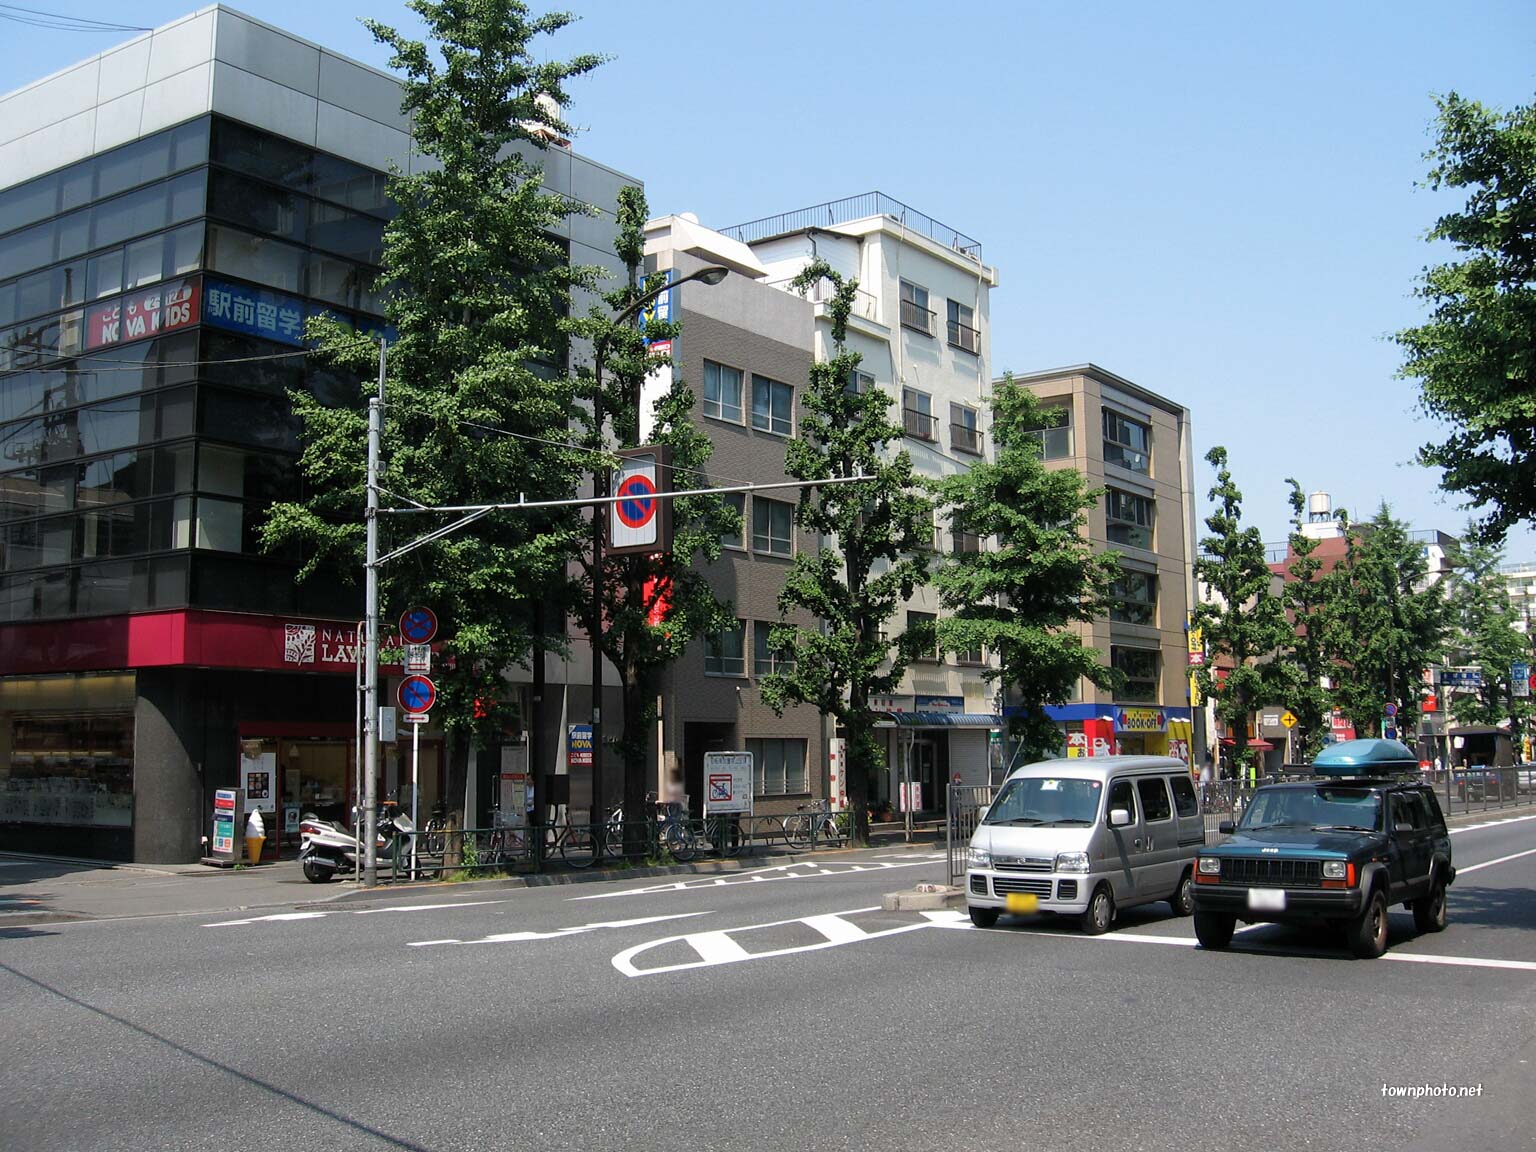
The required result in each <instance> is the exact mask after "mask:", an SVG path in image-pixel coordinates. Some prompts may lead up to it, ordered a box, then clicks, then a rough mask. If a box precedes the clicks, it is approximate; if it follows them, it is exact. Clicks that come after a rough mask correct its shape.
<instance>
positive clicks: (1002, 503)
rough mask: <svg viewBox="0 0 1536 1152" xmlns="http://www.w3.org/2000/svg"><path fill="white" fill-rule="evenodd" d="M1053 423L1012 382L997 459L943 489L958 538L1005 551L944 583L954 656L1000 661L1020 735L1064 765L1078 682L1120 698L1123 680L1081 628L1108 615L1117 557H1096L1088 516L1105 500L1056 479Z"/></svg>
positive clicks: (998, 431) (971, 561)
mask: <svg viewBox="0 0 1536 1152" xmlns="http://www.w3.org/2000/svg"><path fill="white" fill-rule="evenodd" d="M1052 415H1053V414H1052V413H1051V412H1050V411H1049V410H1048V409H1046V408H1044V407H1042V405H1041V404H1040V402H1039V401H1038V400H1037V399H1036V398H1035V396H1034V394H1033V393H1031V392H1030V391H1029V389H1027V388H1024V387H1021V386H1020V385H1017V384H1015V383H1014V382H1013V380H1012V378H1011V377H1005V378H1004V380H1003V383H1002V384H1001V386H999V387H998V389H997V390H996V392H995V393H994V394H993V397H992V444H993V455H994V459H993V460H992V461H988V462H979V463H977V464H975V465H973V466H972V467H971V468H970V469H969V470H967V471H965V472H962V473H959V474H958V475H954V476H948V477H946V478H945V479H944V480H942V481H940V482H939V485H938V492H939V498H940V502H941V504H942V505H944V506H945V511H944V515H945V516H946V517H947V519H948V520H949V522H950V524H951V525H952V527H953V528H954V530H955V531H956V532H961V531H964V532H968V533H974V534H975V535H978V536H980V537H982V538H983V539H987V538H991V539H994V540H996V542H997V546H996V548H995V549H994V550H992V551H976V552H958V553H954V554H952V555H950V556H948V557H946V558H945V559H944V560H943V562H941V563H940V565H939V566H938V568H937V570H936V572H935V574H934V585H935V587H937V589H938V592H939V601H940V603H941V604H942V605H943V606H944V607H945V608H946V609H948V610H949V611H950V613H951V615H948V616H946V617H944V618H942V619H941V620H940V621H939V623H938V635H939V642H940V645H941V646H942V647H944V648H945V649H947V650H949V651H957V652H965V651H977V650H981V649H985V650H986V651H988V652H993V653H996V654H997V655H998V658H999V663H1000V668H999V669H989V670H988V671H987V673H986V675H987V676H988V677H989V678H993V679H997V680H999V681H1000V682H1001V685H1002V687H1003V689H1004V692H1005V694H1006V698H1007V699H1008V701H1009V703H1012V704H1016V705H1018V706H1019V713H1018V714H1016V715H1015V716H1013V717H1012V718H1011V719H1010V721H1009V729H1010V732H1011V733H1012V735H1013V736H1014V737H1015V738H1016V739H1018V740H1019V741H1020V742H1021V744H1022V746H1023V748H1024V753H1025V755H1027V756H1030V757H1031V758H1034V759H1039V758H1043V757H1047V756H1052V755H1060V751H1061V731H1060V729H1058V728H1057V726H1056V723H1055V721H1053V720H1052V719H1051V718H1050V717H1049V716H1048V715H1047V714H1046V712H1045V706H1046V705H1048V704H1064V703H1066V701H1067V700H1069V699H1070V698H1071V695H1072V690H1073V688H1074V687H1075V686H1076V684H1077V682H1078V680H1079V679H1080V678H1083V677H1086V678H1087V679H1089V680H1091V681H1092V682H1093V683H1095V684H1098V685H1099V686H1101V687H1106V688H1107V687H1110V686H1111V685H1112V683H1113V681H1114V674H1113V673H1112V672H1111V671H1110V670H1109V669H1108V668H1106V667H1104V665H1103V664H1102V663H1101V658H1100V654H1099V652H1098V651H1097V650H1095V649H1093V648H1088V647H1085V646H1084V644H1083V641H1082V636H1081V634H1080V633H1079V631H1078V629H1077V628H1076V627H1074V625H1077V624H1087V623H1090V622H1091V621H1092V620H1093V619H1094V618H1095V617H1096V616H1100V615H1102V614H1103V613H1105V612H1107V611H1108V610H1109V607H1110V603H1109V599H1110V584H1111V582H1112V581H1113V580H1114V579H1115V577H1116V576H1117V575H1118V574H1119V571H1120V569H1119V554H1118V553H1114V552H1108V553H1104V554H1102V555H1098V556H1095V555H1094V554H1093V551H1092V549H1091V547H1090V546H1089V543H1088V540H1087V537H1086V535H1085V532H1084V529H1085V528H1086V525H1087V519H1086V517H1085V516H1084V513H1085V512H1086V511H1087V510H1088V509H1090V508H1092V507H1093V506H1094V505H1095V504H1096V503H1097V502H1098V500H1099V498H1100V496H1101V493H1100V492H1099V491H1094V490H1090V489H1089V488H1088V487H1087V486H1086V485H1085V483H1084V481H1083V477H1082V475H1081V473H1079V472H1077V471H1076V470H1075V469H1071V468H1062V469H1056V470H1051V469H1047V468H1046V467H1045V465H1044V464H1043V463H1041V459H1040V441H1039V433H1038V429H1040V428H1042V427H1045V426H1046V425H1048V424H1049V423H1050V422H1051V416H1052Z"/></svg>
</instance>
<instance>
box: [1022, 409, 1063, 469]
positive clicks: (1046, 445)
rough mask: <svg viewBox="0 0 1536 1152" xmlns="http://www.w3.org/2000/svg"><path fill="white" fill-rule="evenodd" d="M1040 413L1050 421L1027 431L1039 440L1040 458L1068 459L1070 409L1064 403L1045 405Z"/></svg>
mask: <svg viewBox="0 0 1536 1152" xmlns="http://www.w3.org/2000/svg"><path fill="white" fill-rule="evenodd" d="M1040 414H1041V415H1042V416H1043V417H1045V418H1046V419H1047V420H1049V421H1050V423H1041V424H1040V426H1039V427H1038V428H1034V429H1032V430H1031V431H1030V433H1029V434H1030V435H1031V436H1032V437H1034V438H1035V439H1037V440H1038V441H1039V442H1040V459H1042V460H1066V459H1069V458H1070V457H1071V456H1072V409H1071V408H1068V407H1067V406H1065V405H1045V406H1044V407H1043V408H1042V409H1041V413H1040Z"/></svg>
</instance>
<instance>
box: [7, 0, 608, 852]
mask: <svg viewBox="0 0 1536 1152" xmlns="http://www.w3.org/2000/svg"><path fill="white" fill-rule="evenodd" d="M130 56H132V57H135V59H136V58H137V57H139V56H142V57H143V60H144V65H145V66H144V68H143V69H142V70H140V71H138V72H137V73H136V75H137V77H138V79H137V80H135V81H134V83H135V84H138V85H139V86H138V87H131V88H130V90H129V91H128V92H127V93H126V94H125V95H121V96H114V97H112V98H111V99H105V98H104V97H105V96H106V95H107V94H108V93H107V88H108V80H107V78H108V77H109V76H111V75H114V74H116V73H120V72H122V71H123V67H122V65H123V64H124V63H125V60H124V59H119V57H124V58H126V57H130ZM311 66H313V70H312V72H311V71H310V69H311ZM77 73H78V74H79V75H77ZM204 73H206V75H205V76H204ZM189 76H193V77H202V78H201V79H195V80H193V81H188V79H187V78H188V77H189ZM204 80H206V84H204V83H203V81H204ZM258 80H259V81H260V82H261V83H262V84H265V85H267V86H268V87H269V88H274V89H280V90H281V92H282V93H284V94H285V95H284V100H286V101H287V103H281V102H276V103H274V100H273V99H272V98H271V93H268V92H265V91H264V90H261V89H260V88H259V86H257V87H255V88H253V85H255V84H256V81H258ZM178 86H179V87H178ZM72 89H74V90H82V91H85V90H88V92H89V94H88V95H87V96H86V97H85V99H84V100H82V101H80V102H81V103H89V101H90V100H92V99H94V101H95V103H94V104H91V105H90V112H89V114H86V113H79V112H74V113H72V114H69V115H65V114H66V113H69V112H70V109H69V104H70V96H69V93H70V91H71V90H72ZM167 92H172V93H174V92H184V93H185V92H191V93H192V94H193V95H192V96H191V97H186V98H183V99H182V100H181V101H180V103H179V104H177V103H176V102H175V101H171V100H170V99H169V97H168V96H167ZM135 99H137V101H138V103H137V105H136V107H137V109H138V120H137V125H136V126H130V127H129V128H128V129H127V130H124V129H123V128H122V127H121V126H120V125H119V121H121V120H122V117H121V115H120V112H119V111H118V110H117V106H119V105H121V104H122V103H123V102H124V101H125V100H127V101H129V102H130V103H131V102H132V101H133V100H135ZM296 99H302V100H308V101H310V102H311V104H312V105H313V108H314V116H313V119H311V120H308V121H306V120H305V119H304V117H303V116H299V117H297V118H294V117H293V116H292V115H291V112H292V107H291V106H292V105H293V103H294V101H295V100H296ZM398 104H399V93H398V87H397V86H396V84H395V82H394V80H393V79H392V78H390V77H387V76H385V75H384V74H382V73H377V72H374V71H372V70H369V69H365V68H363V67H362V66H361V65H357V64H355V63H354V62H351V61H347V60H345V59H344V58H341V57H338V56H335V55H334V54H331V53H328V52H325V50H323V49H320V48H318V47H316V46H314V45H310V44H307V43H305V42H304V41H302V40H299V39H297V38H295V37H293V36H291V35H290V34H288V33H284V32H282V31H281V30H278V29H274V28H271V27H270V26H267V25H264V24H261V23H260V22H258V21H254V20H252V19H250V18H249V17H245V16H242V15H241V14H239V13H236V12H232V11H230V10H228V9H223V8H214V9H205V10H203V11H201V12H199V13H196V14H195V15H193V16H190V17H187V18H186V19H184V20H182V21H177V22H176V23H175V24H173V25H168V26H167V27H166V28H162V29H157V30H156V31H155V32H153V33H149V34H146V35H145V36H141V37H139V38H138V39H136V40H135V41H131V42H129V43H128V44H126V45H124V46H122V47H121V48H119V49H114V50H113V51H112V52H109V53H104V54H103V55H102V56H100V57H96V58H93V59H92V60H90V61H85V62H83V63H82V64H81V65H79V66H77V68H76V69H73V70H68V71H66V72H65V73H60V74H58V75H57V76H54V77H49V78H48V79H46V80H43V81H40V82H38V84H35V85H32V86H30V87H29V88H25V89H22V90H20V91H19V92H17V93H13V94H11V95H9V96H5V97H0V125H3V127H0V172H3V173H6V175H5V176H4V177H0V181H5V183H0V847H7V848H18V849H25V850H32V851H44V852H58V853H64V854H71V855H85V856H91V857H102V858H117V859H137V860H148V861H176V860H190V859H195V858H196V857H197V856H198V855H199V854H200V852H201V847H200V841H201V837H202V835H203V834H204V833H205V832H206V828H205V827H204V825H205V824H206V823H207V821H206V819H205V816H206V813H207V810H208V809H209V807H210V805H211V798H212V792H213V790H214V789H216V788H219V787H228V786H233V785H236V784H238V785H240V786H247V785H250V786H252V787H253V788H255V787H259V786H264V787H265V790H266V795H265V796H263V797H260V803H259V804H258V803H256V802H254V801H253V807H257V808H258V810H265V811H266V813H267V820H268V822H269V828H270V827H271V823H272V822H273V821H275V822H276V823H277V824H278V825H279V827H280V828H282V829H289V828H291V830H292V832H293V833H294V834H296V830H297V828H296V826H297V810H298V809H299V808H300V807H302V808H303V809H304V810H306V811H307V810H311V809H315V810H320V811H322V812H323V813H324V812H328V813H329V814H332V815H336V816H341V815H344V814H345V812H346V798H347V796H348V795H349V794H350V792H351V789H352V788H353V787H354V786H355V770H356V763H355V762H356V755H355V743H354V739H353V735H352V733H353V727H354V719H355V706H356V705H355V694H354V670H355V657H356V630H357V620H358V615H359V613H360V610H361V599H362V597H361V588H360V583H359V582H358V581H357V580H356V579H355V577H354V578H353V579H345V578H340V577H341V576H342V575H343V574H336V578H326V579H311V580H308V581H306V582H304V583H302V584H300V583H296V582H295V574H296V572H297V570H298V567H299V566H300V564H302V563H303V561H304V557H303V556H301V555H297V554H294V553H291V552H290V553H281V552H279V553H274V552H271V551H268V550H265V549H264V548H263V546H262V543H261V528H262V524H263V520H264V516H265V513H266V510H267V508H268V507H269V506H270V505H271V504H272V503H273V502H274V501H278V500H286V499H291V498H295V497H298V496H301V495H302V494H303V480H302V478H301V476H300V474H299V471H298V467H297V462H298V454H299V449H300V444H299V428H298V426H297V424H296V422H295V420H294V418H293V415H292V411H291V405H290V401H289V393H290V391H292V390H294V389H307V390H309V391H311V392H313V393H314V394H316V395H318V396H320V397H321V398H322V399H334V400H336V401H342V400H349V399H350V400H355V398H356V396H357V390H358V388H359V386H360V382H359V381H358V380H357V379H355V378H350V377H349V376H347V375H346V374H344V373H341V372H338V371H335V370H332V369H329V368H326V367H324V366H322V365H318V364H314V363H311V362H310V361H309V359H308V358H306V357H304V356H302V355H293V353H294V352H295V351H296V350H298V349H301V348H302V347H303V330H304V324H305V321H306V320H307V319H308V318H309V317H311V316H313V315H316V314H318V313H321V312H326V313H330V314H332V315H334V316H337V317H339V318H341V319H342V320H344V321H346V322H348V323H350V324H352V325H353V326H355V327H357V328H358V329H360V330H363V331H374V330H378V329H380V327H381V326H382V323H383V321H382V318H381V313H382V304H381V301H380V298H379V296H378V294H377V292H376V289H375V281H376V279H377V277H378V272H379V261H380V258H381V247H382V238H383V231H384V228H385V226H386V224H387V223H388V221H389V219H390V216H391V207H390V204H389V202H388V200H387V198H386V195H385V185H386V174H385V171H386V169H387V168H388V167H389V166H390V164H391V163H396V164H400V165H401V166H404V165H405V164H406V163H407V162H408V160H407V157H408V154H409V149H408V146H407V145H408V137H407V136H406V134H405V133H404V132H402V131H401V128H402V127H403V125H402V123H401V122H400V120H399V118H398V117H397V116H396V115H395V114H394V112H393V109H395V108H398ZM61 106H62V107H61ZM305 107H308V105H306V106H305ZM380 108H382V109H384V110H385V111H383V112H381V111H379V109H380ZM274 109H275V110H274ZM56 110H57V111H56ZM284 116H287V117H288V120H286V121H285V120H284V119H283V117H284ZM61 117H62V118H61ZM369 117H377V118H378V119H369ZM157 118H158V119H159V120H160V121H171V122H168V123H160V124H156V123H155V122H154V121H155V120H156V119H157ZM349 118H350V119H349ZM327 123H329V124H331V128H330V129H329V130H327V129H325V128H324V127H323V126H324V125H325V124H327ZM337 124H340V128H338V127H337ZM104 125H105V126H111V125H118V126H117V127H115V128H111V131H110V132H107V134H106V135H104V131H105V129H104ZM359 125H368V126H371V127H369V128H368V130H367V131H363V130H362V128H360V127H359ZM113 132H115V133H116V134H117V135H126V136H129V137H131V138H129V139H125V140H122V141H120V142H116V143H113V144H112V146H107V147H104V146H102V145H103V143H104V141H105V140H106V139H108V138H110V136H111V134H112V133H113ZM327 144H329V145H330V147H326V146H325V145H327ZM341 152H348V153H350V154H351V157H352V158H348V157H347V156H344V155H342V154H340V153H341ZM66 158H67V159H69V162H67V163H61V162H60V160H62V159H66ZM50 160H51V161H53V163H52V164H50V163H49V161H50ZM364 160H366V161H368V162H363V161H364ZM584 166H586V167H587V168H590V169H591V170H592V171H599V172H602V173H603V174H604V175H606V176H612V175H614V174H611V173H608V172H607V170H605V169H601V168H600V166H595V165H590V164H589V162H585V161H583V160H581V158H580V157H576V156H572V155H571V154H569V153H563V154H562V155H561V157H560V158H559V162H558V164H557V166H556V167H555V170H554V173H553V175H554V179H553V180H552V181H551V184H552V187H554V189H555V190H556V191H566V192H570V191H571V188H570V182H571V180H572V172H573V171H575V170H578V169H583V167H584ZM16 173H22V174H25V175H26V176H27V178H26V179H17V180H15V181H14V182H10V181H11V178H12V176H13V175H14V174H16ZM622 182H626V181H623V180H618V181H608V182H607V183H605V184H603V187H604V189H608V187H609V185H610V184H611V190H612V191H613V192H614V193H616V188H617V186H618V183H622ZM562 183H563V184H565V185H566V187H564V188H562V187H560V185H561V184H562ZM588 183H589V184H590V181H589V182H588ZM578 191H579V190H578ZM607 203H608V204H610V205H611V203H612V201H611V199H610V200H608V201H607ZM586 240H587V242H589V243H596V244H598V245H599V246H601V245H602V243H603V240H602V237H601V236H600V235H599V236H595V237H591V236H589V237H587V238H586ZM388 751H389V752H391V753H392V751H393V750H392V749H390V750H388ZM425 753H426V754H425V757H424V759H425V771H424V779H425V781H426V784H427V788H428V791H429V793H430V792H431V790H432V787H433V784H434V782H435V781H436V779H437V768H436V766H437V764H438V763H439V762H440V743H439V742H438V741H436V740H434V739H432V738H431V737H430V736H429V738H428V739H427V741H426V742H425ZM386 764H387V772H388V775H389V778H388V779H386V780H381V782H380V783H381V785H382V786H383V787H384V788H385V790H386V791H388V790H389V788H390V787H392V786H393V785H394V783H395V779H394V777H395V773H396V768H395V758H394V757H393V756H392V755H390V756H388V757H387V758H386ZM272 839H274V840H275V841H277V842H278V844H279V847H280V848H281V847H282V845H283V841H284V836H283V835H282V834H281V833H279V834H276V835H274V836H273V837H272Z"/></svg>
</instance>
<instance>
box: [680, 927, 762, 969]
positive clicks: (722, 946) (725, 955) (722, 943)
mask: <svg viewBox="0 0 1536 1152" xmlns="http://www.w3.org/2000/svg"><path fill="white" fill-rule="evenodd" d="M683 939H685V940H687V941H688V946H689V947H691V948H692V949H693V950H694V951H695V952H697V953H698V954H699V959H700V960H702V961H703V962H704V963H705V964H734V963H736V961H738V960H746V959H748V958H750V957H751V955H752V954H751V953H750V952H748V951H747V950H746V949H745V948H743V947H742V946H741V945H740V944H738V943H736V941H734V940H732V939H731V937H730V934H729V933H727V932H698V933H695V934H694V935H692V936H685V937H684V938H683Z"/></svg>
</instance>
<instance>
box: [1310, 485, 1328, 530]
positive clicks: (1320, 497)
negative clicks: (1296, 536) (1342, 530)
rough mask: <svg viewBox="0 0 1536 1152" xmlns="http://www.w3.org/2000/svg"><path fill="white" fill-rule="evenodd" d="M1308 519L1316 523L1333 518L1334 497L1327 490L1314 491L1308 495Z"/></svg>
mask: <svg viewBox="0 0 1536 1152" xmlns="http://www.w3.org/2000/svg"><path fill="white" fill-rule="evenodd" d="M1307 519H1308V520H1310V521H1312V523H1314V524H1320V523H1322V522H1323V521H1325V520H1332V519H1333V498H1332V497H1331V496H1329V495H1328V493H1326V492H1314V493H1312V495H1310V496H1308V497H1307Z"/></svg>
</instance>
